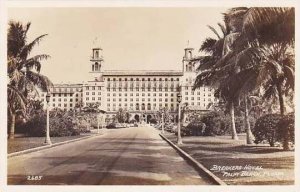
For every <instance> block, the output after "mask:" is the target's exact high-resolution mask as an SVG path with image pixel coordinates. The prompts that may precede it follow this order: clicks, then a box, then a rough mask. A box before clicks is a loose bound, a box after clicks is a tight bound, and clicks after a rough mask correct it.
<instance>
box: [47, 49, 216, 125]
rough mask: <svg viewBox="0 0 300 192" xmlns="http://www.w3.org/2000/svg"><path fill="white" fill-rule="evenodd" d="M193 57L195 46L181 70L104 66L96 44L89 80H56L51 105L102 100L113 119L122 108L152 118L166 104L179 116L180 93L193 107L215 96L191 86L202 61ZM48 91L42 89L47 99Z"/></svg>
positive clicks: (140, 117) (188, 51) (67, 106)
mask: <svg viewBox="0 0 300 192" xmlns="http://www.w3.org/2000/svg"><path fill="white" fill-rule="evenodd" d="M194 59H195V58H194V57H193V48H185V49H184V56H183V59H182V70H180V71H172V70H169V71H135V70H131V71H120V70H105V69H104V65H105V64H104V60H103V56H102V49H101V48H93V49H92V56H91V58H90V71H89V74H90V77H91V78H90V80H89V81H86V82H84V83H82V84H55V85H54V87H53V88H51V99H50V102H49V105H50V109H51V108H61V109H65V110H71V109H74V107H75V106H76V105H78V104H80V103H81V104H82V105H83V106H86V105H87V104H88V103H99V105H100V108H101V109H102V110H104V111H106V119H108V120H109V119H112V118H113V117H114V115H115V114H116V112H117V111H118V110H119V109H120V108H122V109H126V110H127V111H129V113H130V114H131V119H135V120H137V121H138V122H141V121H149V120H150V119H151V118H153V117H154V116H155V114H156V113H157V111H158V110H160V109H162V108H167V109H168V110H169V111H170V114H171V117H172V118H173V119H174V120H175V119H176V118H177V110H178V102H177V94H178V93H179V92H180V93H181V95H182V103H187V104H188V106H189V109H190V110H203V111H206V110H208V107H209V106H210V104H213V103H214V102H215V101H216V99H215V97H214V93H213V90H212V89H211V88H209V87H201V88H200V89H196V90H195V91H193V90H192V87H193V82H194V80H195V78H196V69H197V67H198V65H199V63H198V62H197V61H195V60H194ZM45 95H46V93H41V98H42V99H41V100H42V102H44V105H45V104H46V101H45Z"/></svg>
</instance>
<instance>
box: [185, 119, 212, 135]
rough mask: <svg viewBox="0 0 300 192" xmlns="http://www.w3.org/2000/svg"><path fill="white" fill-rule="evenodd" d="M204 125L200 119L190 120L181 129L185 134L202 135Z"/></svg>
mask: <svg viewBox="0 0 300 192" xmlns="http://www.w3.org/2000/svg"><path fill="white" fill-rule="evenodd" d="M205 129H206V125H205V124H204V123H203V122H202V121H200V120H194V121H192V122H190V123H189V124H188V125H187V126H186V127H185V129H183V131H185V132H186V135H194V136H200V135H201V136H202V135H204V133H205Z"/></svg>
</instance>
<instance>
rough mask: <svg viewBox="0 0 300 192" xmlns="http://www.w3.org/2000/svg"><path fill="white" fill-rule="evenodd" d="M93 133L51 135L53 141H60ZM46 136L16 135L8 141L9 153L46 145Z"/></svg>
mask: <svg viewBox="0 0 300 192" xmlns="http://www.w3.org/2000/svg"><path fill="white" fill-rule="evenodd" d="M88 135H91V134H81V135H76V136H68V137H51V141H52V143H53V144H54V143H59V142H63V141H67V140H72V139H77V138H81V137H85V136H88ZM44 141H45V137H16V138H14V139H13V140H8V142H7V153H8V154H9V153H13V152H17V151H23V150H25V149H31V148H35V147H40V146H43V145H44Z"/></svg>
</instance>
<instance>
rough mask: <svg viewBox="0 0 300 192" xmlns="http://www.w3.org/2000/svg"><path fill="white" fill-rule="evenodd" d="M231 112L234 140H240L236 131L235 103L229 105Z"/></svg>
mask: <svg viewBox="0 0 300 192" xmlns="http://www.w3.org/2000/svg"><path fill="white" fill-rule="evenodd" d="M229 108H230V109H229V110H230V116H231V134H232V139H234V140H238V139H239V138H238V136H237V133H236V129H235V117H234V103H233V101H231V102H230V104H229Z"/></svg>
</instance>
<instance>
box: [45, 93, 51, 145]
mask: <svg viewBox="0 0 300 192" xmlns="http://www.w3.org/2000/svg"><path fill="white" fill-rule="evenodd" d="M50 97H51V94H50V93H49V92H47V94H46V102H47V125H46V138H45V144H47V145H52V142H51V140H50V129H49V101H50Z"/></svg>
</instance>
